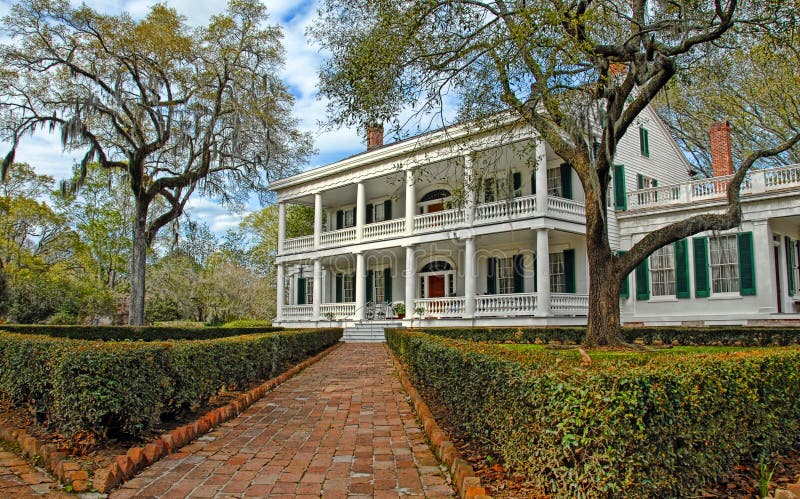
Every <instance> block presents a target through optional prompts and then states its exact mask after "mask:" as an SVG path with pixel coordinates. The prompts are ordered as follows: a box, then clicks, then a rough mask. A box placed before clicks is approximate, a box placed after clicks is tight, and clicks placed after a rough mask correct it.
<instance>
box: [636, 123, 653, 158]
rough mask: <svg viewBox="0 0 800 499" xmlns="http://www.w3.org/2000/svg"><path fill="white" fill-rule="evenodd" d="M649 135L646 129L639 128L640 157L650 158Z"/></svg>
mask: <svg viewBox="0 0 800 499" xmlns="http://www.w3.org/2000/svg"><path fill="white" fill-rule="evenodd" d="M649 135H650V134H649V133H648V132H647V128H644V127H641V128H639V148H640V149H641V151H642V156H646V157H650V136H649Z"/></svg>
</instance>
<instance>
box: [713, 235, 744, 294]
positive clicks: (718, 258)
mask: <svg viewBox="0 0 800 499" xmlns="http://www.w3.org/2000/svg"><path fill="white" fill-rule="evenodd" d="M708 246H709V251H710V253H711V255H710V256H711V259H710V260H711V290H712V292H714V293H738V292H739V246H738V243H737V240H736V236H735V235H732V236H719V237H710V238H708Z"/></svg>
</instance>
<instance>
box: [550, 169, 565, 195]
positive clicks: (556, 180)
mask: <svg viewBox="0 0 800 499" xmlns="http://www.w3.org/2000/svg"><path fill="white" fill-rule="evenodd" d="M561 192H562V191H561V170H560V169H559V168H550V169H548V170H547V194H549V195H550V196H558V197H561V196H562V193H561Z"/></svg>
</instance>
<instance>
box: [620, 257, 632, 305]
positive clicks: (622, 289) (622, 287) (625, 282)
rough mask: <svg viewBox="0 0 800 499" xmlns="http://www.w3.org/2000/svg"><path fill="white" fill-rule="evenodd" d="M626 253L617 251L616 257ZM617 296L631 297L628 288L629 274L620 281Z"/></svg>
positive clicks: (629, 288)
mask: <svg viewBox="0 0 800 499" xmlns="http://www.w3.org/2000/svg"><path fill="white" fill-rule="evenodd" d="M625 253H627V252H626V251H624V250H619V251H617V256H622V255H624V254H625ZM619 296H620V298H630V296H631V287H630V274H628V275H626V276H625V278H624V279H623V280H622V283H621V284H620V286H619Z"/></svg>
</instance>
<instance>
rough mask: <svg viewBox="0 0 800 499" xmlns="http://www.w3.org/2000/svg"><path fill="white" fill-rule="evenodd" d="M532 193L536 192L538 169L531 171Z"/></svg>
mask: <svg viewBox="0 0 800 499" xmlns="http://www.w3.org/2000/svg"><path fill="white" fill-rule="evenodd" d="M531 194H536V170H535V169H534V170H533V171H532V172H531Z"/></svg>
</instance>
